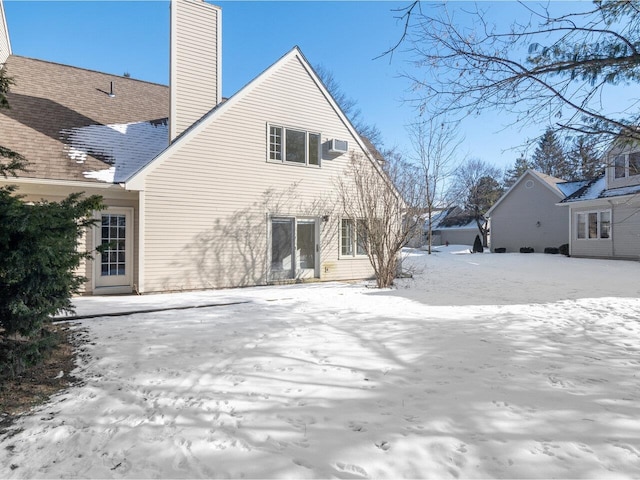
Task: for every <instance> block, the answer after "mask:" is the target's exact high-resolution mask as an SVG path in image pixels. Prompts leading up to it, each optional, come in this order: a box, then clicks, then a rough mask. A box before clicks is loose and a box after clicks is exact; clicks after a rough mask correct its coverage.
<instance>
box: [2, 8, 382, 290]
mask: <svg viewBox="0 0 640 480" xmlns="http://www.w3.org/2000/svg"><path fill="white" fill-rule="evenodd" d="M0 13H1V14H2V18H0V54H2V55H4V56H5V57H7V56H8V58H6V59H5V60H6V67H7V71H8V74H9V75H10V76H11V77H13V78H14V79H15V82H16V84H15V86H13V87H12V90H11V93H10V94H9V96H8V98H9V102H10V104H11V107H12V108H11V110H6V111H5V110H3V111H0V131H1V132H2V144H3V146H6V147H8V148H10V149H12V150H15V151H17V152H18V153H21V154H22V155H23V156H24V157H25V158H26V159H27V160H28V161H30V162H31V165H30V167H29V171H27V172H22V173H20V174H19V177H18V178H15V179H14V178H10V179H6V180H3V179H0V182H1V183H10V184H15V185H17V186H18V193H19V194H21V195H24V196H25V200H27V201H37V200H40V199H47V200H59V199H61V198H63V197H65V196H66V195H68V194H70V193H72V192H79V191H80V192H85V193H86V194H87V195H89V194H99V195H102V196H103V197H104V203H105V204H106V206H107V208H106V209H105V210H104V211H102V212H96V218H97V219H98V226H97V228H95V229H94V231H93V232H90V233H89V234H88V235H87V236H86V248H88V249H89V250H92V249H93V248H94V246H95V245H97V244H105V243H109V244H110V245H111V247H110V248H109V250H108V251H107V252H106V253H104V254H102V255H98V256H96V259H95V260H94V261H88V262H87V263H86V265H85V266H84V267H83V271H82V272H81V273H82V274H83V275H85V276H86V277H87V278H88V282H87V284H86V287H85V291H86V292H87V293H92V294H105V293H127V292H132V291H137V292H140V293H144V292H161V291H173V290H191V289H205V288H219V287H230V286H243V285H257V284H266V283H272V282H280V281H294V280H302V279H313V278H315V279H320V280H344V279H361V278H368V277H371V276H372V275H373V270H372V268H371V265H370V264H369V261H368V259H367V257H366V255H364V252H363V251H362V249H361V248H360V247H361V243H362V239H360V238H358V233H359V232H358V229H357V224H358V222H357V219H352V218H342V215H341V212H342V211H343V209H342V208H341V206H340V205H339V198H338V195H337V191H336V188H335V180H336V179H337V178H348V175H345V172H346V170H347V168H348V164H349V160H350V156H351V155H353V154H355V155H359V156H363V157H365V159H366V160H367V161H368V162H369V163H370V165H371V169H372V171H373V172H374V173H375V174H380V175H383V172H382V171H381V169H380V167H379V164H378V162H377V161H376V159H375V158H374V157H373V156H372V154H371V152H370V150H369V149H368V148H367V145H366V144H365V143H364V142H363V140H362V139H361V138H360V137H359V136H358V134H357V133H356V132H355V130H354V128H353V126H352V125H351V123H350V122H349V121H348V119H347V118H346V117H345V115H344V113H343V112H342V111H341V110H340V108H339V107H338V105H337V104H336V102H335V101H334V100H333V98H332V97H331V95H330V94H329V92H328V91H327V90H326V88H325V87H324V86H323V84H322V82H321V81H320V79H319V78H318V76H317V75H316V73H315V72H314V70H313V68H312V67H311V66H310V64H309V62H308V61H307V60H306V59H305V57H304V56H303V54H302V53H301V51H300V50H299V49H298V48H297V47H295V48H293V49H292V50H291V51H289V52H288V53H287V54H286V55H284V56H283V57H282V58H280V59H279V60H278V61H277V62H276V63H274V64H273V65H271V66H270V67H269V68H268V69H266V70H265V71H264V72H263V73H262V74H260V75H259V76H258V77H257V78H255V79H254V80H253V81H251V82H250V83H249V84H248V85H247V86H245V87H244V88H243V89H241V90H240V91H239V92H238V93H236V94H235V95H233V96H232V97H231V98H229V99H228V100H226V101H224V102H223V101H222V98H221V65H220V62H219V59H220V52H221V29H220V22H221V14H220V9H219V8H218V7H215V6H213V5H210V4H207V3H204V2H203V1H200V0H174V1H172V3H171V27H172V30H171V76H170V78H171V83H170V87H165V86H162V85H156V84H152V83H148V82H141V81H137V80H133V79H130V78H124V77H119V76H114V75H108V74H104V73H99V72H93V71H88V70H84V69H79V68H75V67H70V66H66V65H59V64H54V63H51V62H44V61H40V60H34V59H29V58H24V57H20V56H15V55H11V45H10V43H9V38H8V33H7V30H6V26H5V27H3V25H5V22H4V12H3V11H2V5H1V0H0ZM5 45H6V47H5ZM5 49H6V54H3V53H2V52H4V51H5ZM0 60H2V58H1V57H0Z"/></svg>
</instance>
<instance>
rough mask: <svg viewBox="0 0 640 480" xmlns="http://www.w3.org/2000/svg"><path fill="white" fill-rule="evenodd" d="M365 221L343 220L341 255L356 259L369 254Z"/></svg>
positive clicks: (341, 226) (341, 225) (341, 227)
mask: <svg viewBox="0 0 640 480" xmlns="http://www.w3.org/2000/svg"><path fill="white" fill-rule="evenodd" d="M364 222H365V221H364V220H357V221H353V220H352V219H350V218H343V219H342V221H341V223H340V254H341V255H342V256H343V257H355V256H362V255H366V254H367V230H366V228H365V223H364Z"/></svg>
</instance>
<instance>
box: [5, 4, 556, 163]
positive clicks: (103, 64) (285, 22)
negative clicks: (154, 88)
mask: <svg viewBox="0 0 640 480" xmlns="http://www.w3.org/2000/svg"><path fill="white" fill-rule="evenodd" d="M213 3H216V4H217V5H220V6H221V7H222V11H223V16H222V19H223V30H222V31H223V53H222V59H223V68H222V72H223V95H224V96H230V95H232V94H233V93H235V92H236V91H237V90H239V89H240V88H241V87H242V86H243V85H245V84H246V83H247V82H249V81H250V80H251V79H252V78H254V77H255V76H256V75H258V74H259V73H260V72H261V71H263V70H264V69H265V68H267V67H268V66H269V65H271V64H272V63H273V62H275V61H276V60H277V59H278V58H280V57H281V56H282V55H284V54H285V53H286V52H287V51H289V50H290V49H291V48H292V47H293V46H294V45H298V46H299V47H300V48H301V49H302V51H303V53H304V54H305V56H306V57H307V59H308V60H309V61H310V62H311V64H312V65H314V66H317V65H322V66H323V67H325V68H327V69H328V70H330V71H331V72H332V73H333V75H334V77H335V78H336V80H338V82H339V83H340V84H341V86H342V89H343V90H344V91H345V92H346V94H347V95H348V96H350V97H352V98H354V99H355V100H357V102H358V105H359V107H360V109H361V110H362V114H363V116H364V118H365V119H366V120H367V121H368V122H369V123H372V124H375V125H377V126H378V128H379V129H380V130H381V131H382V133H383V137H384V141H385V143H386V144H387V145H388V146H393V145H397V146H398V147H399V148H400V149H401V150H404V151H405V152H407V153H408V151H409V150H410V142H409V140H408V138H407V133H406V129H405V125H406V124H408V123H411V122H413V121H414V120H415V118H416V116H417V112H416V111H415V109H414V108H413V107H411V106H410V105H409V104H407V102H405V100H406V99H408V98H410V93H409V87H410V83H409V81H408V80H407V79H405V78H403V77H402V75H401V73H402V72H403V71H405V70H406V69H407V68H408V64H407V61H408V60H409V55H408V54H407V53H405V52H402V51H398V52H397V53H396V54H395V55H394V56H393V57H392V58H390V57H383V58H378V59H376V58H375V57H378V56H379V55H380V54H381V53H383V52H384V51H386V50H387V49H388V48H389V47H390V46H392V45H394V44H395V43H396V42H397V40H398V39H399V38H400V36H401V34H402V29H403V24H402V22H399V21H398V20H397V19H396V18H395V17H396V16H397V15H398V13H397V12H394V9H398V8H401V7H403V6H405V5H407V4H408V2H405V1H403V2H385V1H355V2H350V1H321V2H314V1H294V2H284V1H283V2H280V1H278V2H274V1H254V2H245V1H235V0H234V1H221V2H213ZM4 5H5V12H6V15H7V21H8V27H9V32H10V35H11V42H12V47H13V53H14V54H17V55H23V56H27V57H33V58H39V59H43V60H50V61H54V62H59V63H64V64H69V65H74V66H78V67H83V68H89V69H94V70H99V71H103V72H108V73H113V74H120V75H121V74H123V73H124V72H129V73H130V74H131V76H132V77H134V78H138V79H142V80H147V81H152V82H157V83H163V84H167V83H168V77H169V71H168V69H169V2H168V1H71V2H70V1H67V2H57V1H44V2H36V1H26V0H4ZM483 6H484V7H485V8H487V9H489V10H490V11H492V12H495V14H496V16H498V17H500V16H503V17H504V16H506V17H510V19H512V18H513V17H511V15H510V14H512V12H513V7H514V4H513V2H497V3H489V2H484V3H483ZM52 80H53V79H52ZM508 125H509V119H508V118H505V117H503V116H500V115H494V114H486V115H483V116H482V117H480V118H475V119H469V120H467V121H466V122H465V123H464V125H463V132H462V133H463V135H464V136H465V141H464V144H463V146H462V148H461V151H460V157H463V156H471V157H476V158H481V159H482V160H485V161H487V162H489V163H492V164H494V165H496V166H498V167H500V168H505V167H508V166H511V164H513V161H514V160H515V158H516V157H517V156H518V152H517V151H514V150H510V149H511V148H513V147H517V146H518V145H521V144H522V143H523V142H524V141H525V140H526V139H527V138H529V137H532V136H535V135H538V134H540V133H542V131H543V130H544V128H545V125H540V126H539V128H538V127H528V129H527V130H524V131H521V130H520V129H518V128H514V127H508V128H506V130H505V126H508Z"/></svg>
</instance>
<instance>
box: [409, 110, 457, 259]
mask: <svg viewBox="0 0 640 480" xmlns="http://www.w3.org/2000/svg"><path fill="white" fill-rule="evenodd" d="M407 130H408V133H409V138H410V140H411V145H412V147H413V161H414V162H415V163H416V165H417V167H418V171H419V174H420V175H421V181H422V182H424V184H423V185H422V188H423V192H424V198H423V205H424V209H425V210H426V212H425V213H426V214H427V251H428V252H429V255H430V254H431V236H432V235H431V232H432V223H433V222H432V221H433V213H434V210H435V209H436V207H438V206H440V207H444V206H445V199H446V188H447V186H448V185H447V179H448V178H449V177H450V175H451V170H452V167H453V166H454V163H455V161H456V157H457V154H458V150H459V147H460V144H461V143H462V139H461V138H460V136H459V134H458V130H457V124H456V123H449V122H447V121H446V120H444V121H443V120H440V121H439V120H438V119H437V118H434V117H431V118H429V119H428V120H421V121H419V122H416V123H414V124H411V125H409V126H408V127H407Z"/></svg>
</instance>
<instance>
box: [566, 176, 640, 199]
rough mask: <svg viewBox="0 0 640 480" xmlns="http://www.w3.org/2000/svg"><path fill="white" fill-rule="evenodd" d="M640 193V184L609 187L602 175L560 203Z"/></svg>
mask: <svg viewBox="0 0 640 480" xmlns="http://www.w3.org/2000/svg"><path fill="white" fill-rule="evenodd" d="M638 193H640V185H631V186H628V187H619V188H609V189H607V179H606V176H605V175H604V174H603V175H602V176H600V177H598V178H596V179H594V180H591V181H590V182H587V184H586V185H584V186H583V187H582V188H580V189H579V190H577V191H576V192H575V193H573V195H570V196H568V197H567V198H565V199H564V200H563V201H562V202H560V203H572V202H584V201H586V200H597V199H599V198H615V197H621V196H624V195H635V194H638Z"/></svg>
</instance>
